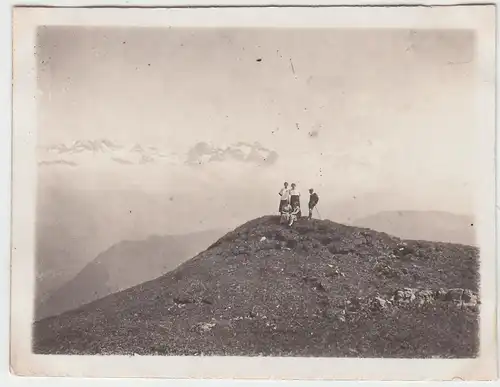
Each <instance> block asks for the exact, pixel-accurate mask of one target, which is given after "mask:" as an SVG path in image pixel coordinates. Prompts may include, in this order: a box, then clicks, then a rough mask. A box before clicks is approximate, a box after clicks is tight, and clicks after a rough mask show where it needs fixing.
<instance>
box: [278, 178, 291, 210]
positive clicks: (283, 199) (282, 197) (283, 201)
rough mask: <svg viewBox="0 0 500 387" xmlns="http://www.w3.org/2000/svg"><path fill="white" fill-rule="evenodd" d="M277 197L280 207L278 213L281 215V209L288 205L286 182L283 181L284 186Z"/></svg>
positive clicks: (288, 194)
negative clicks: (278, 197)
mask: <svg viewBox="0 0 500 387" xmlns="http://www.w3.org/2000/svg"><path fill="white" fill-rule="evenodd" d="M279 195H280V206H279V210H278V212H279V213H280V214H281V212H282V210H283V207H284V206H286V205H287V204H289V203H290V190H289V189H288V182H286V181H285V184H283V188H281V190H280V192H279Z"/></svg>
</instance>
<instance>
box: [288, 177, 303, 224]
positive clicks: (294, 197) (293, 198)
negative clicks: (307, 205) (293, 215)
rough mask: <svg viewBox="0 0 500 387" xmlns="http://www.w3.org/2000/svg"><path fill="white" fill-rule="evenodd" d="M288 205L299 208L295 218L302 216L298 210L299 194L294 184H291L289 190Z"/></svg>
mask: <svg viewBox="0 0 500 387" xmlns="http://www.w3.org/2000/svg"><path fill="white" fill-rule="evenodd" d="M290 205H291V206H292V208H295V205H297V206H298V207H299V212H298V214H297V218H300V217H301V216H302V211H301V209H300V192H299V190H298V189H297V185H296V184H295V183H292V187H291V189H290Z"/></svg>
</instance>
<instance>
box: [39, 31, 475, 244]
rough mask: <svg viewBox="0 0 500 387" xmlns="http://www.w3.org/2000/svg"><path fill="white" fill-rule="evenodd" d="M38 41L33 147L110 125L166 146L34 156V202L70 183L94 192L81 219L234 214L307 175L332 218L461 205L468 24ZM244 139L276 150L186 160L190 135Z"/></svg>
mask: <svg viewBox="0 0 500 387" xmlns="http://www.w3.org/2000/svg"><path fill="white" fill-rule="evenodd" d="M37 52H38V57H39V91H40V93H39V107H40V108H39V122H40V127H39V128H40V130H39V133H38V138H39V143H40V145H41V146H50V145H54V144H60V143H64V144H67V145H68V146H69V145H70V144H71V143H72V142H73V141H75V140H85V141H86V140H95V139H99V138H105V139H108V140H110V141H112V142H115V143H118V144H124V145H125V146H128V145H129V144H130V145H133V144H140V145H141V146H143V147H146V146H155V147H157V148H159V149H161V151H162V152H163V153H164V154H166V155H175V157H177V158H174V157H173V156H172V160H174V161H172V160H170V159H169V160H170V161H171V163H170V164H169V165H168V166H167V165H165V164H161V163H160V164H158V163H155V162H152V163H146V164H141V165H128V164H125V162H123V163H119V162H110V163H108V164H106V163H105V162H103V161H99V162H98V163H93V164H92V163H91V162H90V161H89V162H87V161H88V160H91V161H92V158H89V159H78V161H77V162H76V163H75V165H72V166H68V165H61V164H58V165H45V166H43V167H41V168H40V172H41V179H42V190H43V189H44V188H43V187H49V188H50V191H48V189H49V188H47V190H46V191H44V192H45V200H46V202H44V203H45V205H46V207H45V208H46V210H45V212H44V214H45V215H44V216H47V217H50V216H51V214H53V212H50V211H52V210H53V209H54V208H55V207H57V203H56V202H50V201H51V200H55V199H51V198H54V197H55V196H54V191H58V194H59V195H65V193H64V192H66V191H67V192H69V191H71V195H73V196H72V197H74V195H76V196H78V195H79V194H78V192H80V193H81V192H84V193H83V194H81V197H83V196H85V195H87V197H86V199H85V200H91V199H89V198H91V197H95V198H96V199H95V200H96V201H99V203H100V204H99V205H95V206H94V207H92V206H93V205H91V206H90V210H89V212H87V216H88V217H89V218H92V219H94V221H95V222H97V221H96V220H95V218H102V219H108V220H110V219H115V221H116V222H119V223H120V225H121V226H120V227H123V228H124V229H125V228H126V227H127V220H123V219H122V217H120V216H121V215H120V216H119V215H118V214H122V215H123V214H124V213H125V212H127V214H128V207H131V206H133V207H134V214H137V215H136V216H137V217H135V218H130V219H133V220H130V222H132V223H131V224H130V227H131V228H130V229H131V230H132V228H133V229H134V230H137V229H144V227H143V226H144V224H149V228H147V231H148V232H150V231H154V230H157V232H158V233H162V232H185V231H189V230H191V229H193V230H194V229H197V228H200V226H199V225H200V223H203V227H201V228H211V227H219V226H225V225H233V224H238V223H241V222H242V221H244V220H247V219H248V218H251V217H257V216H260V215H262V214H264V213H266V212H270V211H271V212H272V211H275V210H276V207H277V203H276V202H277V198H278V197H277V194H276V192H277V190H278V189H279V188H280V186H281V184H282V181H283V180H284V179H286V180H289V181H292V180H295V181H297V182H298V183H299V186H300V188H301V190H302V192H303V194H304V195H305V194H306V193H307V192H306V191H307V188H309V186H314V187H315V188H316V189H317V190H318V191H319V193H320V197H321V208H322V211H323V215H324V216H328V217H331V218H332V219H333V220H339V221H346V220H347V219H348V218H352V217H359V216H365V215H368V214H371V213H373V212H377V211H382V210H397V209H417V210H427V209H429V210H431V209H432V210H444V211H451V212H455V213H470V212H471V211H472V207H471V205H472V204H471V194H472V187H473V179H474V173H475V171H476V168H477V167H476V161H475V159H474V157H475V156H474V153H473V152H474V149H475V148H474V146H473V145H472V144H473V142H474V141H475V136H474V130H475V127H474V125H475V123H474V111H473V106H472V105H473V102H474V96H473V93H474V78H473V76H474V74H473V71H474V60H473V59H474V58H473V56H474V39H473V35H472V34H471V33H468V32H465V31H409V30H381V29H378V30H340V29H337V30H335V29H334V30H314V29H310V30H273V29H267V30H261V29H245V30H228V29H223V30H222V29H221V30H208V29H146V28H142V29H130V28H127V29H116V28H115V29H106V28H102V29H96V28H74V27H72V28H69V27H68V28H66V27H50V28H41V29H40V30H39V40H38V47H37ZM311 134H313V135H311ZM240 141H241V142H245V143H249V144H253V143H255V142H258V143H259V144H260V145H259V146H261V147H262V148H263V149H266V150H268V151H274V152H276V153H277V155H278V158H277V160H276V161H275V162H273V163H268V164H266V165H257V164H252V163H251V162H246V163H245V162H236V161H232V159H226V160H225V161H219V162H212V163H208V164H207V165H202V166H198V167H196V166H188V165H186V164H184V162H183V160H184V159H183V157H185V156H186V154H187V152H188V151H189V150H190V149H192V148H193V147H194V146H195V145H196V144H197V143H198V142H206V143H207V144H208V146H211V147H213V148H221V149H224V148H225V147H228V146H235V145H234V144H235V143H237V142H240ZM68 157H70V156H68ZM89 157H94V156H89ZM168 157H170V156H168ZM86 160H87V161H86ZM176 160H177V161H176ZM75 192H76V193H75ZM117 192H118V193H117ZM119 192H124V194H123V195H122V196H121V197H120V195H119ZM125 192H126V194H125ZM134 192H135V194H134ZM67 195H70V194H67ZM92 195H93V196H92ZM113 195H114V196H113ZM110 197H113V198H114V199H113V200H111V199H109V198H110ZM125 197H127V198H131V197H133V199H130V200H129V199H124V198H125ZM105 198H108V199H105ZM147 198H149V199H147ZM175 199H177V200H175ZM75 200H76V199H75ZM110 200H111V201H110ZM127 200H128V201H127ZM132 202H133V204H132ZM51 204H52V205H51ZM125 207H126V208H125ZM92 209H94V210H92ZM159 209H161V211H160V212H161V213H163V214H165V216H164V218H162V220H159V219H156V218H155V217H157V218H159V215H158V211H159ZM125 210H127V211H125ZM61 211H62V210H61ZM92 211H95V213H92ZM58 213H60V212H58ZM52 216H55V215H52ZM61 216H62V215H61ZM82 216H83V215H82ZM153 218H155V219H156V220H153ZM126 219H129V218H126ZM141 219H142V220H141ZM173 219H175V221H173ZM202 221H203V222H202ZM153 223H154V226H151V224H153ZM130 232H132V231H130ZM117 237H118V238H120V236H117Z"/></svg>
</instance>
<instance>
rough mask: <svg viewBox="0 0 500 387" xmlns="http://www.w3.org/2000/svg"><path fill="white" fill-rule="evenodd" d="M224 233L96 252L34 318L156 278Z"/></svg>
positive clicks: (152, 239)
mask: <svg viewBox="0 0 500 387" xmlns="http://www.w3.org/2000/svg"><path fill="white" fill-rule="evenodd" d="M224 234H225V232H224V231H222V230H209V231H203V232H197V233H192V234H186V235H167V236H152V237H150V238H148V239H146V240H140V241H122V242H120V243H117V244H115V245H114V246H112V247H110V248H109V249H108V250H106V251H104V252H103V253H101V254H99V255H98V256H97V257H96V258H95V259H94V260H93V261H92V262H90V263H89V264H87V265H86V266H85V267H84V268H83V270H82V271H80V272H79V273H78V274H77V275H76V276H75V278H73V279H72V280H70V281H68V282H67V283H65V284H64V285H62V286H61V287H60V288H59V289H57V290H56V291H55V292H54V293H53V294H52V296H51V297H50V298H48V300H46V301H45V302H43V303H42V304H41V305H40V306H39V307H38V308H37V309H36V316H37V319H41V318H45V317H48V316H52V315H56V314H59V313H62V312H64V311H67V310H71V309H75V308H77V307H79V306H81V305H83V304H86V303H89V302H91V301H94V300H97V299H99V298H102V297H105V296H107V295H109V294H112V293H116V292H118V291H120V290H124V289H127V288H129V287H131V286H135V285H137V284H140V283H142V282H145V281H149V280H152V279H154V278H158V277H160V276H161V275H163V274H165V273H167V272H169V271H170V270H172V269H174V268H175V267H177V266H178V265H179V264H181V263H182V262H184V261H186V260H188V259H189V258H191V257H192V256H193V255H195V254H197V253H199V252H200V251H203V250H204V249H206V248H207V247H208V246H209V245H210V244H211V243H213V242H214V241H215V240H217V238H219V237H221V236H222V235H224Z"/></svg>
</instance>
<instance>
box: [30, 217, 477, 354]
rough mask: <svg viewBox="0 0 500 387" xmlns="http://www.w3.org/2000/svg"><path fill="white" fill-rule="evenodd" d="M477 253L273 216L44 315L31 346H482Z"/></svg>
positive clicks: (43, 350) (404, 350)
mask: <svg viewBox="0 0 500 387" xmlns="http://www.w3.org/2000/svg"><path fill="white" fill-rule="evenodd" d="M138 258H140V257H138ZM478 260H479V251H478V249H477V248H476V247H472V246H465V245H458V244H450V243H439V242H425V241H405V240H401V239H399V238H396V237H393V236H390V235H387V234H384V233H379V232H375V231H373V230H370V229H364V228H357V227H350V226H345V225H342V224H337V223H334V222H331V221H328V220H311V221H308V220H306V219H301V220H299V222H298V223H296V224H294V225H293V226H292V227H287V226H285V225H280V223H279V218H278V217H276V216H265V217H261V218H258V219H255V220H252V221H249V222H247V223H245V224H243V225H242V226H240V227H238V228H237V229H235V230H234V231H232V232H230V233H228V234H226V235H225V236H224V237H222V238H221V239H219V240H218V241H217V242H216V243H214V244H213V245H212V246H210V247H209V248H208V249H207V250H205V251H204V252H202V253H200V254H198V255H197V256H196V257H194V258H192V259H191V260H189V261H187V262H185V263H184V264H182V265H181V266H179V267H178V268H177V269H175V270H173V271H171V272H169V273H167V274H165V275H163V276H162V277H159V278H157V279H155V280H152V281H149V282H145V283H142V284H140V285H138V286H135V287H132V288H129V289H127V290H124V291H121V292H119V293H115V294H112V295H109V296H107V297H105V298H102V299H100V300H97V301H94V302H92V303H90V304H87V305H84V306H82V307H80V308H78V309H76V310H72V311H69V312H66V313H63V314H61V315H59V316H55V317H50V318H46V319H43V320H41V321H38V322H36V323H35V324H34V339H33V346H34V348H33V350H34V352H35V353H40V354H48V353H50V354H138V355H206V356H209V355H234V356H236V355H238V356H259V355H260V356H318V357H347V356H349V357H403V358H427V357H443V358H452V357H453V358H457V357H473V356H475V355H476V354H477V352H478V345H479V339H478V314H479V313H478V310H479V307H480V299H479V295H478V284H479V281H478V275H479V274H478Z"/></svg>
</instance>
